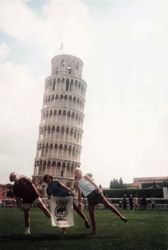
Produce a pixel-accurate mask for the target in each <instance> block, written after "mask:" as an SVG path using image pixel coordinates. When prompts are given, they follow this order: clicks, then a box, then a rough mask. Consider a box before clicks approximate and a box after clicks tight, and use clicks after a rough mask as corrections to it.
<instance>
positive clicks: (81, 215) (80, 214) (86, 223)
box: [73, 202, 90, 228]
mask: <svg viewBox="0 0 168 250" xmlns="http://www.w3.org/2000/svg"><path fill="white" fill-rule="evenodd" d="M73 208H74V210H75V211H76V212H77V213H78V214H79V216H80V217H81V218H82V220H83V221H84V224H85V226H86V228H89V227H90V226H89V223H88V219H87V218H86V216H85V214H84V213H83V212H82V210H81V209H80V208H79V207H78V206H77V205H76V204H75V203H74V202H73Z"/></svg>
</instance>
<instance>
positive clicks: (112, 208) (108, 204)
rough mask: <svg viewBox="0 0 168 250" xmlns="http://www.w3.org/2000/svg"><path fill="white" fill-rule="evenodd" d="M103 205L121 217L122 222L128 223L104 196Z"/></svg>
mask: <svg viewBox="0 0 168 250" xmlns="http://www.w3.org/2000/svg"><path fill="white" fill-rule="evenodd" d="M102 203H103V204H104V206H105V207H106V208H109V209H110V210H111V211H112V212H113V213H114V214H116V215H117V216H118V217H120V219H121V220H123V221H124V222H126V221H127V218H126V217H124V216H123V215H122V214H121V213H120V212H119V211H118V209H117V208H116V207H114V206H113V205H112V204H111V203H110V202H109V201H108V200H107V199H106V198H105V197H104V196H102Z"/></svg>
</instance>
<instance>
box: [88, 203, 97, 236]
mask: <svg viewBox="0 0 168 250" xmlns="http://www.w3.org/2000/svg"><path fill="white" fill-rule="evenodd" d="M94 208H95V207H94V206H89V207H88V210H89V215H90V221H91V225H92V234H96V218H95V212H94Z"/></svg>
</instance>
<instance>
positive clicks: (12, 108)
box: [0, 63, 44, 182]
mask: <svg viewBox="0 0 168 250" xmlns="http://www.w3.org/2000/svg"><path fill="white" fill-rule="evenodd" d="M0 79H1V83H0V88H1V91H0V100H1V105H0V113H1V122H0V131H1V135H0V151H1V154H0V167H1V168H3V169H4V170H5V174H6V177H5V178H4V175H3V174H1V177H0V178H1V179H0V180H1V182H4V180H5V181H8V180H7V179H6V178H7V173H8V174H9V172H10V171H13V170H15V169H17V171H20V172H21V173H23V172H25V174H28V175H30V173H32V171H33V164H34V162H33V159H34V157H35V148H36V139H37V135H38V123H39V122H40V109H41V102H42V90H43V88H42V86H43V82H44V80H41V79H36V78H34V77H33V76H32V74H31V72H30V71H29V69H28V68H27V67H26V66H25V65H14V64H12V63H1V64H0Z"/></svg>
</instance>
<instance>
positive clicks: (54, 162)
mask: <svg viewBox="0 0 168 250" xmlns="http://www.w3.org/2000/svg"><path fill="white" fill-rule="evenodd" d="M51 64H52V65H51V66H52V68H51V75H50V76H48V77H47V78H46V80H45V90H44V96H43V106H42V111H41V122H40V126H39V137H38V141H37V153H36V157H35V165H34V174H33V178H34V179H38V180H42V178H43V176H44V175H45V174H50V175H52V176H53V177H54V178H57V179H60V180H61V181H62V182H64V183H66V182H68V181H69V182H70V181H71V180H72V179H73V170H74V168H75V167H80V154H81V140H82V134H83V130H82V127H83V120H84V105H85V92H86V86H87V84H86V82H85V81H83V80H82V69H83V62H82V61H81V60H80V59H79V58H78V57H76V56H72V55H67V54H60V55H57V56H55V57H54V58H53V59H52V61H51Z"/></svg>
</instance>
